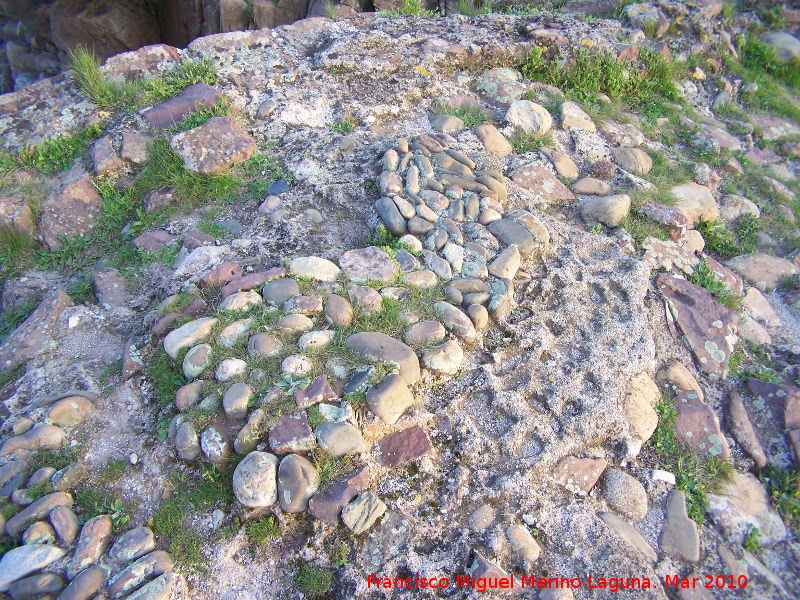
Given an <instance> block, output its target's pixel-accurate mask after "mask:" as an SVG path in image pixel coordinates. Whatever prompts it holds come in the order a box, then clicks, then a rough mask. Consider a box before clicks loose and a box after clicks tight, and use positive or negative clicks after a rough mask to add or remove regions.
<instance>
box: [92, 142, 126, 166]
mask: <svg viewBox="0 0 800 600" xmlns="http://www.w3.org/2000/svg"><path fill="white" fill-rule="evenodd" d="M91 156H92V163H93V164H94V172H95V173H97V174H98V175H105V174H107V173H113V172H114V171H118V170H119V169H121V168H122V167H124V166H125V163H123V162H122V159H120V157H119V156H117V153H116V152H115V151H114V147H113V146H112V145H111V139H110V138H109V137H108V136H107V135H106V136H103V137H101V138H100V139H99V140H97V141H96V142H95V143H94V145H93V146H92V149H91Z"/></svg>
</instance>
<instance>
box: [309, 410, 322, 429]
mask: <svg viewBox="0 0 800 600" xmlns="http://www.w3.org/2000/svg"><path fill="white" fill-rule="evenodd" d="M306 413H307V415H308V417H307V418H308V426H309V427H311V429H312V430H313V429H316V428H317V425H322V424H323V423H324V422H325V417H324V416H323V414H322V413H321V412H320V410H319V408H317V407H316V406H311V407H309V408H308V409H307V410H306Z"/></svg>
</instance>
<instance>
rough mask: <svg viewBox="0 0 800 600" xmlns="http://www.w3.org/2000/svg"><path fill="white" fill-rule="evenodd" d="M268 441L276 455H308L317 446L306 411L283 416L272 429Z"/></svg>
mask: <svg viewBox="0 0 800 600" xmlns="http://www.w3.org/2000/svg"><path fill="white" fill-rule="evenodd" d="M268 439H269V447H270V449H271V450H272V452H274V453H275V454H291V453H297V454H306V453H308V452H309V451H311V450H312V449H313V448H314V447H315V446H316V445H317V443H316V439H315V438H314V432H313V431H311V427H309V425H308V416H307V415H306V411H304V410H299V411H297V412H296V413H291V414H290V413H285V414H282V415H281V416H280V417H279V418H278V420H277V421H276V422H275V425H273V427H272V429H270V431H269V437H268Z"/></svg>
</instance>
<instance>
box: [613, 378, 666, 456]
mask: <svg viewBox="0 0 800 600" xmlns="http://www.w3.org/2000/svg"><path fill="white" fill-rule="evenodd" d="M659 400H661V392H660V390H659V389H658V386H657V385H656V383H655V381H653V380H652V379H650V376H649V375H648V374H647V373H639V374H638V375H636V376H634V377H631V379H630V381H629V382H628V388H627V389H626V390H625V399H624V400H623V402H622V410H623V412H624V413H625V416H626V417H627V418H628V422H629V424H630V432H631V435H632V436H633V437H635V438H637V439H639V440H641V441H642V442H646V441H647V440H649V439H650V436H652V435H653V432H654V431H655V430H656V426H657V425H658V414H656V411H655V405H656V403H657V402H658V401H659Z"/></svg>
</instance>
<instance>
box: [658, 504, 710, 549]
mask: <svg viewBox="0 0 800 600" xmlns="http://www.w3.org/2000/svg"><path fill="white" fill-rule="evenodd" d="M659 544H660V546H661V549H662V550H663V551H664V552H666V553H667V554H669V555H671V556H676V557H678V558H682V559H683V560H688V561H689V562H697V561H698V560H700V534H699V533H698V531H697V523H695V522H694V521H692V520H691V519H690V518H689V515H688V514H687V513H686V496H685V495H684V493H683V492H682V491H681V490H678V489H673V490H672V491H671V492H670V494H669V497H668V498H667V514H666V519H665V521H664V526H663V528H662V529H661V539H660V540H659Z"/></svg>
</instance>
